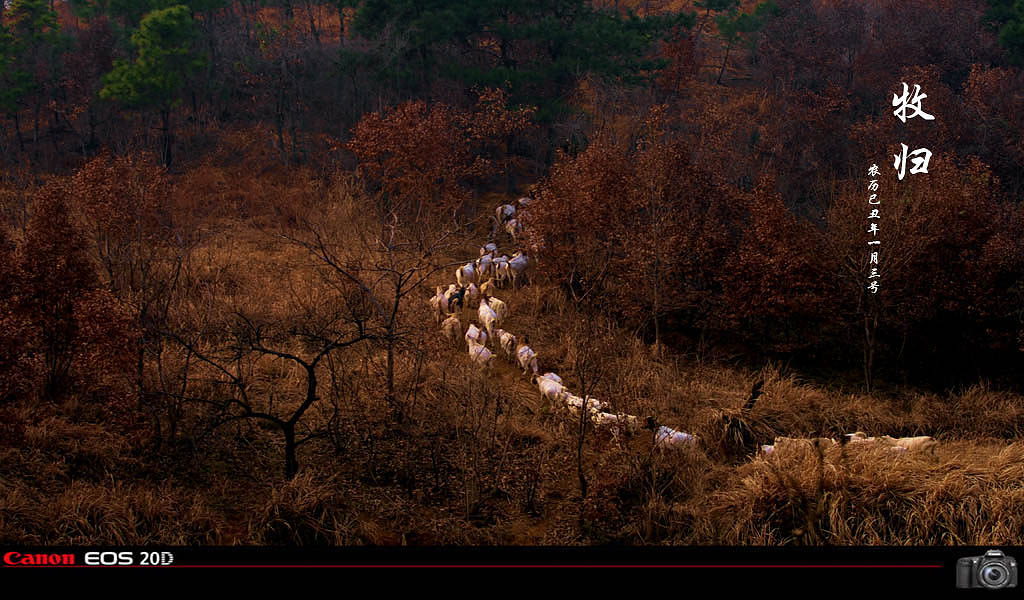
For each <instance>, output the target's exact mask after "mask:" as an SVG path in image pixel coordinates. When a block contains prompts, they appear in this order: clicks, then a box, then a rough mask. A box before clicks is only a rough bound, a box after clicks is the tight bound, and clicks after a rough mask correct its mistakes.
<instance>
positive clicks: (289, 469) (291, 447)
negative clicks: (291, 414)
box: [281, 423, 299, 479]
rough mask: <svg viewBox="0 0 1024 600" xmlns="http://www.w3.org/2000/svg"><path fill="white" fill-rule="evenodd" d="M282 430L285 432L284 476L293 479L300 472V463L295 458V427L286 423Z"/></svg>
mask: <svg viewBox="0 0 1024 600" xmlns="http://www.w3.org/2000/svg"><path fill="white" fill-rule="evenodd" d="M281 429H282V431H283V432H284V476H285V478H286V479H292V478H293V477H295V475H296V474H297V473H298V472H299V461H298V459H297V458H296V457H295V449H296V446H295V425H293V424H292V423H285V425H284V426H283V427H282V428H281Z"/></svg>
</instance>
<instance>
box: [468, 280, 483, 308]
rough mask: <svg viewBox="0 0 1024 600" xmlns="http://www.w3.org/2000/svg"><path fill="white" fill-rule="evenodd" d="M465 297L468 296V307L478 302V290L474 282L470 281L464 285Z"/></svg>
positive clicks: (476, 304)
mask: <svg viewBox="0 0 1024 600" xmlns="http://www.w3.org/2000/svg"><path fill="white" fill-rule="evenodd" d="M466 297H467V298H469V307H470V308H473V307H474V306H478V305H479V304H480V290H479V289H477V287H476V284H475V283H471V284H469V285H468V286H466Z"/></svg>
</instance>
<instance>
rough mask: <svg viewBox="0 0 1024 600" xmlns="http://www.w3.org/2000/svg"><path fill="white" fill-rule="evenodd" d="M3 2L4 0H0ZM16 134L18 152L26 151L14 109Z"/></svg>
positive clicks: (19, 121)
mask: <svg viewBox="0 0 1024 600" xmlns="http://www.w3.org/2000/svg"><path fill="white" fill-rule="evenodd" d="M0 1H2V0H0ZM14 134H15V137H17V138H18V151H20V152H24V151H25V139H24V138H23V137H21V120H20V119H19V118H18V109H17V108H15V109H14Z"/></svg>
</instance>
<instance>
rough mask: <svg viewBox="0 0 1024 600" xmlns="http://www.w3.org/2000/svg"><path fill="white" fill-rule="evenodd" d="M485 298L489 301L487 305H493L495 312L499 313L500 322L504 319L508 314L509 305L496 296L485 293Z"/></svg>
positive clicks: (492, 308)
mask: <svg viewBox="0 0 1024 600" xmlns="http://www.w3.org/2000/svg"><path fill="white" fill-rule="evenodd" d="M483 298H484V299H485V301H486V302H487V306H489V307H491V310H493V311H494V312H495V314H497V315H498V323H501V322H502V321H504V320H505V317H507V316H508V306H506V305H505V303H504V302H502V301H501V300H498V299H497V298H495V297H494V296H487V295H484V296H483Z"/></svg>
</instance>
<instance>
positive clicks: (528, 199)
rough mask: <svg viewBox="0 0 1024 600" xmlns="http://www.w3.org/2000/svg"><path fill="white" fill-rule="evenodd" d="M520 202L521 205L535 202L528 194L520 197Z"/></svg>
mask: <svg viewBox="0 0 1024 600" xmlns="http://www.w3.org/2000/svg"><path fill="white" fill-rule="evenodd" d="M518 202H519V206H529V205H530V203H531V202H533V199H532V198H529V197H527V196H523V197H522V198H520V199H519V201H518Z"/></svg>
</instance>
